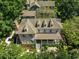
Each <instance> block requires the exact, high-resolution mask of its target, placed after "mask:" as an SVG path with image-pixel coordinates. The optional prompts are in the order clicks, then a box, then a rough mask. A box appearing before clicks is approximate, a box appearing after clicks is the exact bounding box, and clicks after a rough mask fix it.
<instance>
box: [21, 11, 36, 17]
mask: <svg viewBox="0 0 79 59" xmlns="http://www.w3.org/2000/svg"><path fill="white" fill-rule="evenodd" d="M21 13H22V15H21V16H23V17H26V16H36V11H28V10H23V11H22V12H21Z"/></svg>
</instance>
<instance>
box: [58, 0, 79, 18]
mask: <svg viewBox="0 0 79 59" xmlns="http://www.w3.org/2000/svg"><path fill="white" fill-rule="evenodd" d="M78 4H79V2H78V0H56V7H57V16H58V17H60V18H61V19H68V18H72V17H73V16H75V15H76V13H77V11H76V10H78V9H79V7H78Z"/></svg>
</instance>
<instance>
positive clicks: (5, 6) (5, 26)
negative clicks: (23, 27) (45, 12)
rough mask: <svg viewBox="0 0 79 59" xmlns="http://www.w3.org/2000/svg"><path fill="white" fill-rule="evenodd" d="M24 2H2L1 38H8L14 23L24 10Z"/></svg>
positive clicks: (11, 0)
mask: <svg viewBox="0 0 79 59" xmlns="http://www.w3.org/2000/svg"><path fill="white" fill-rule="evenodd" d="M24 3H25V1H24V0H0V37H5V36H8V35H9V33H10V31H11V30H12V23H13V21H14V20H15V18H17V17H18V16H19V14H20V12H21V10H22V9H23V8H24Z"/></svg>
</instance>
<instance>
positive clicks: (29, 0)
mask: <svg viewBox="0 0 79 59" xmlns="http://www.w3.org/2000/svg"><path fill="white" fill-rule="evenodd" d="M33 2H35V0H26V4H31V3H33Z"/></svg>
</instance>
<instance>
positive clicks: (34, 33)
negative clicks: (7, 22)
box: [16, 18, 62, 48]
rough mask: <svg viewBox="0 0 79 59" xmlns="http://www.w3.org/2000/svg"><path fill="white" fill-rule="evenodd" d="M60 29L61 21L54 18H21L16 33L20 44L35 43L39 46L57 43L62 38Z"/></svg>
mask: <svg viewBox="0 0 79 59" xmlns="http://www.w3.org/2000/svg"><path fill="white" fill-rule="evenodd" d="M16 26H18V25H16ZM61 29H62V26H61V23H60V22H59V21H58V20H56V18H48V19H23V20H22V21H21V23H20V24H19V27H18V30H16V35H17V37H18V39H17V40H19V41H20V43H21V44H33V43H35V44H36V47H38V46H39V47H40V48H41V47H42V46H43V45H46V44H58V43H59V41H60V40H62V37H61V35H60V32H61ZM16 43H17V41H16Z"/></svg>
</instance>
